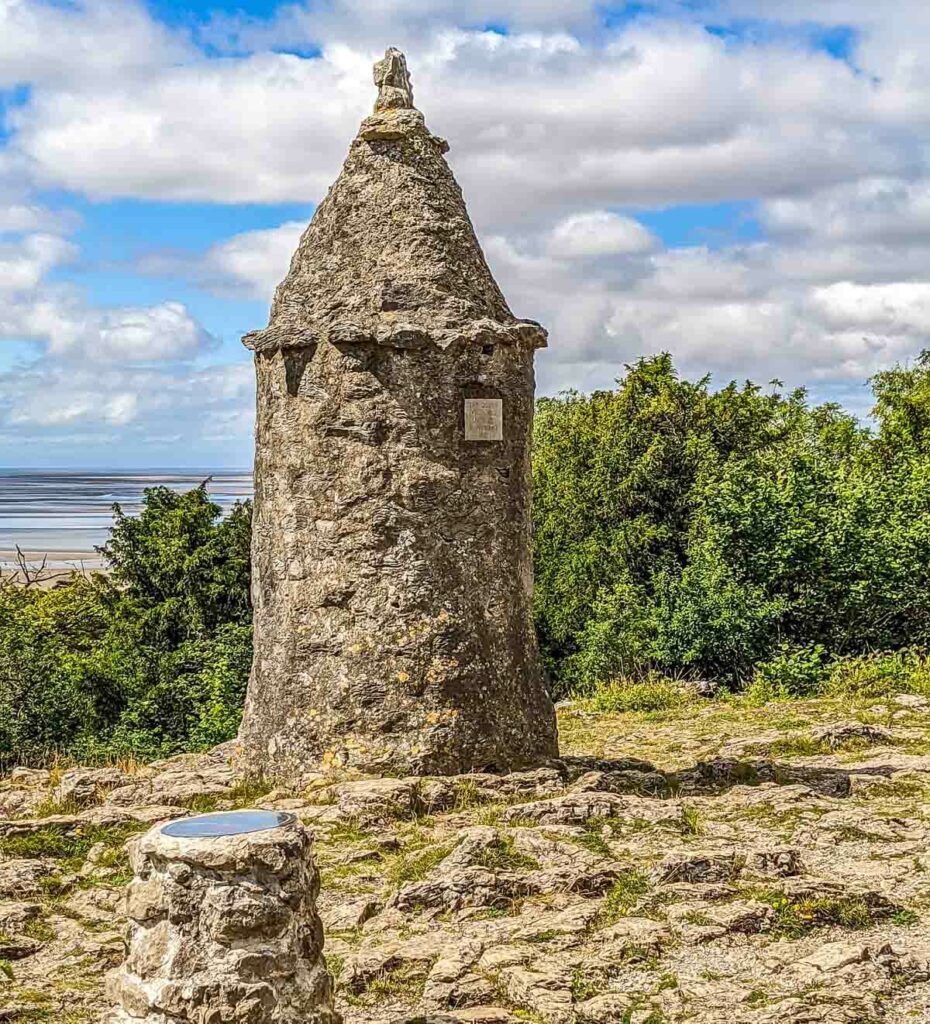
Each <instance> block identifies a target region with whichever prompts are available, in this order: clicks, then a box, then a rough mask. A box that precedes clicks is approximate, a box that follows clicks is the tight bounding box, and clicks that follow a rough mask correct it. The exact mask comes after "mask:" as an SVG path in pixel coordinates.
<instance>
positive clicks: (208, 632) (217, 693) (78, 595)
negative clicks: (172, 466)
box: [0, 487, 252, 762]
mask: <svg viewBox="0 0 930 1024" xmlns="http://www.w3.org/2000/svg"><path fill="white" fill-rule="evenodd" d="M250 517H251V516H250V508H249V506H248V505H237V506H236V507H235V508H234V509H233V511H232V512H231V513H230V514H229V515H228V516H227V517H226V518H225V519H220V509H219V507H218V506H216V505H214V504H213V503H212V502H210V501H209V499H208V498H207V494H206V489H205V488H204V487H199V488H197V489H195V490H192V491H189V492H188V493H186V494H177V493H175V492H173V491H171V490H169V489H167V488H164V487H156V488H152V489H150V490H148V491H146V494H145V504H144V508H143V510H142V512H141V514H140V515H139V516H137V517H130V516H126V515H124V514H123V512H122V510H121V509H119V507H117V508H116V510H115V524H114V527H113V530H112V532H111V536H110V540H109V541H108V543H107V544H106V546H105V547H104V549H103V553H104V554H105V555H106V557H107V558H108V560H109V562H110V564H111V566H112V572H111V573H110V574H109V575H108V576H104V575H101V574H96V575H93V576H91V577H87V578H85V577H75V578H74V579H73V581H72V582H70V583H68V584H67V585H65V586H61V587H57V588H55V589H42V588H39V587H29V588H26V587H23V586H20V585H18V584H17V583H14V582H12V581H7V582H6V584H5V585H3V586H0V758H2V759H3V760H4V761H6V762H9V761H12V760H15V761H17V762H23V761H29V760H45V759H47V758H48V756H49V755H50V754H51V753H53V752H67V753H69V754H72V755H74V756H77V757H82V758H84V759H94V758H95V757H112V756H114V755H120V754H132V755H135V756H138V757H154V756H158V755H162V754H167V753H171V752H174V751H177V750H189V749H198V748H203V747H209V746H211V745H213V744H215V743H219V742H221V741H223V740H226V739H229V738H231V737H232V736H234V735H235V732H236V728H237V727H238V722H239V715H240V709H241V706H242V701H243V696H244V692H245V682H246V679H247V677H248V669H249V663H250V661H251V649H252V627H251V610H250V607H249V595H248V591H249V532H250Z"/></svg>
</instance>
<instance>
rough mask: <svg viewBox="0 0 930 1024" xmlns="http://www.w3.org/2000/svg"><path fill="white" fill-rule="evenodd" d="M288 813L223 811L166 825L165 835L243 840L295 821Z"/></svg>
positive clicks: (163, 831) (179, 837) (182, 819)
mask: <svg viewBox="0 0 930 1024" xmlns="http://www.w3.org/2000/svg"><path fill="white" fill-rule="evenodd" d="M295 820H296V819H295V817H294V815H293V814H287V813H285V812H284V811H219V812H218V813H216V814H198V815H197V816H196V817H194V818H179V819H178V820H177V821H172V822H170V823H169V824H168V825H165V826H164V827H163V828H162V830H161V833H162V835H164V836H174V837H175V838H178V839H209V838H211V837H215V836H241V835H244V834H245V833H246V832H264V831H266V830H267V829H271V828H280V827H281V826H282V825H288V824H290V823H291V822H292V821H295Z"/></svg>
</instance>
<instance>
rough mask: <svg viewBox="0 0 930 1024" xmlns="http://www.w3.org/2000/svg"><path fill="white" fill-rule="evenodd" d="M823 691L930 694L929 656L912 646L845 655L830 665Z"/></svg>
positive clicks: (851, 694) (859, 694)
mask: <svg viewBox="0 0 930 1024" xmlns="http://www.w3.org/2000/svg"><path fill="white" fill-rule="evenodd" d="M822 692H823V693H824V695H825V696H828V697H869V698H874V697H891V696H894V694H896V693H916V694H918V695H920V696H923V697H930V658H928V657H927V655H925V654H922V653H921V652H919V651H913V650H903V651H896V652H893V653H891V654H866V655H862V656H861V657H857V658H842V659H840V660H838V661H836V662H834V664H833V665H831V666H830V671H829V673H828V674H827V676H826V679H825V680H824V683H823V686H822Z"/></svg>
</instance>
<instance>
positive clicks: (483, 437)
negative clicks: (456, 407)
mask: <svg viewBox="0 0 930 1024" xmlns="http://www.w3.org/2000/svg"><path fill="white" fill-rule="evenodd" d="M465 440H466V441H503V440H504V402H503V399H500V398H466V399H465Z"/></svg>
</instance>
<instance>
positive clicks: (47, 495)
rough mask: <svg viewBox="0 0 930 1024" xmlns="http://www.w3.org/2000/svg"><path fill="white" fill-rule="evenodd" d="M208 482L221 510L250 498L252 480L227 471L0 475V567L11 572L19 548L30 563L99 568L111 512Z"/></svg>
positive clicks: (3, 472) (11, 472) (17, 472)
mask: <svg viewBox="0 0 930 1024" xmlns="http://www.w3.org/2000/svg"><path fill="white" fill-rule="evenodd" d="M208 477H209V478H210V482H209V484H208V485H207V489H208V491H209V494H210V497H211V498H212V499H213V500H214V501H215V502H216V503H217V504H218V505H220V506H221V507H222V508H223V510H224V511H225V510H227V509H228V508H230V507H231V506H232V505H233V503H234V502H236V501H241V500H242V499H243V498H248V497H251V495H252V474H251V473H249V472H233V471H229V470H222V471H213V470H206V469H205V470H196V469H184V470H150V469H147V470H139V471H113V472H107V471H100V470H85V471H82V470H51V469H42V470H32V469H0V567H4V568H6V567H9V566H10V565H11V564H12V562H13V560H14V557H15V549H16V547H17V545H18V546H19V547H20V548H21V549H22V550H23V551H24V552H25V553H26V554H27V555H28V556H29V558H30V561H35V560H37V559H39V560H41V558H42V557H43V556H45V555H46V554H47V555H48V565H49V566H52V567H61V566H68V565H74V564H83V565H85V566H86V567H88V568H91V567H94V566H97V565H99V564H100V559H99V556H97V555H96V554H95V552H94V547H95V546H96V545H98V544H102V543H103V542H104V541H105V540H106V539H107V531H108V529H109V527H110V526H111V525H112V522H113V516H112V506H113V504H114V503H115V502H118V503H119V504H120V505H121V506H122V508H123V511H125V512H127V513H136V512H138V511H139V509H140V507H141V504H142V493H143V491H144V490H145V488H146V487H156V486H165V487H170V488H172V489H173V490H177V491H187V490H190V489H191V488H193V487H197V486H198V484H200V483H201V482H202V481H203V480H206V479H207V478H208Z"/></svg>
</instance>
